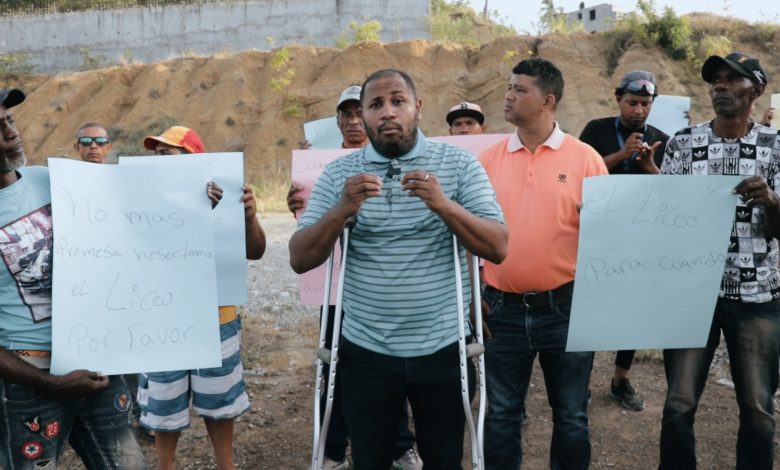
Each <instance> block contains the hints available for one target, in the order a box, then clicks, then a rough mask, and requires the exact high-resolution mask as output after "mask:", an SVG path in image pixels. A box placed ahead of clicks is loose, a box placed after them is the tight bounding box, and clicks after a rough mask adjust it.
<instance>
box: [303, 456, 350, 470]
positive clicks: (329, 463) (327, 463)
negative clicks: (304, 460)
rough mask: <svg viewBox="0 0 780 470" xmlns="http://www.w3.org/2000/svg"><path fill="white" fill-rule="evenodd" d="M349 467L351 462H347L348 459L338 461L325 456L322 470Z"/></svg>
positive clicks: (338, 469) (345, 469) (342, 469)
mask: <svg viewBox="0 0 780 470" xmlns="http://www.w3.org/2000/svg"><path fill="white" fill-rule="evenodd" d="M347 469H349V462H347V459H344V460H342V461H341V462H336V461H335V460H331V459H329V458H327V457H324V458H323V461H322V470H347ZM311 470H317V469H314V468H313V469H311Z"/></svg>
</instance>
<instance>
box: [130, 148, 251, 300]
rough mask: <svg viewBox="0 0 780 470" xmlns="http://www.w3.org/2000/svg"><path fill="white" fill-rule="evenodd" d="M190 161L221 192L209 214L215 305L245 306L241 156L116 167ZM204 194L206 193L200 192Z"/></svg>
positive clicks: (154, 159) (134, 160) (133, 161)
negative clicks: (204, 169) (205, 167)
mask: <svg viewBox="0 0 780 470" xmlns="http://www.w3.org/2000/svg"><path fill="white" fill-rule="evenodd" d="M193 158H197V159H198V160H200V161H205V162H207V163H208V164H209V169H210V173H211V175H210V178H209V179H210V180H211V181H214V182H215V183H217V184H218V185H219V186H220V187H221V188H222V190H223V193H222V200H220V201H219V204H217V207H215V208H214V210H212V211H211V216H212V218H213V219H214V250H215V251H214V253H215V254H216V262H217V302H218V303H219V305H241V304H245V303H246V299H247V293H246V230H245V227H244V223H245V222H244V204H243V202H241V198H242V196H243V194H244V193H243V191H242V189H241V187H242V186H243V184H244V155H243V154H241V153H203V154H195V155H163V156H147V157H119V164H120V165H128V164H129V165H137V164H150V163H166V162H169V161H183V162H188V161H191V160H192V159H193ZM203 190H204V191H205V190H206V189H205V188H203Z"/></svg>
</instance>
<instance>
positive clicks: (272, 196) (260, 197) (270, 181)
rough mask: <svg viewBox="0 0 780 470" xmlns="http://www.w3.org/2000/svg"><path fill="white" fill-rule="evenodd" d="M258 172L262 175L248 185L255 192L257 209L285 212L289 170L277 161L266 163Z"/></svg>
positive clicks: (266, 211)
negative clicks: (262, 169) (264, 167)
mask: <svg viewBox="0 0 780 470" xmlns="http://www.w3.org/2000/svg"><path fill="white" fill-rule="evenodd" d="M267 166H268V168H266V169H264V171H262V172H261V173H260V174H261V175H262V177H260V178H259V179H257V180H255V181H252V182H251V183H250V186H251V187H252V190H253V191H254V192H255V199H256V200H257V211H258V212H260V213H261V214H266V213H268V212H287V191H288V190H289V189H290V171H289V169H287V168H284V167H283V166H282V165H280V164H279V163H278V162H272V163H270V164H268V165H267Z"/></svg>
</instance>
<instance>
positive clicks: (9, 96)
mask: <svg viewBox="0 0 780 470" xmlns="http://www.w3.org/2000/svg"><path fill="white" fill-rule="evenodd" d="M25 98H26V97H25V95H24V92H23V91H22V90H18V89H16V88H11V89H8V90H0V103H2V104H3V106H5V108H6V109H8V108H13V107H14V106H16V105H17V104H19V103H21V102H22V101H24V99H25Z"/></svg>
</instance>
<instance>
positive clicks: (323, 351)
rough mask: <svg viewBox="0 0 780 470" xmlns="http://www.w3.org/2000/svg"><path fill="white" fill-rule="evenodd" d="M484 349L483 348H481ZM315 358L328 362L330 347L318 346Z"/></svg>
mask: <svg viewBox="0 0 780 470" xmlns="http://www.w3.org/2000/svg"><path fill="white" fill-rule="evenodd" d="M483 349H484V348H483ZM317 358H318V359H319V360H321V361H322V362H324V363H325V364H330V349H328V348H320V349H318V350H317Z"/></svg>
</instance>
